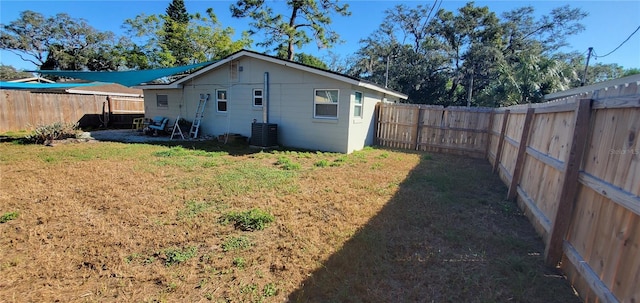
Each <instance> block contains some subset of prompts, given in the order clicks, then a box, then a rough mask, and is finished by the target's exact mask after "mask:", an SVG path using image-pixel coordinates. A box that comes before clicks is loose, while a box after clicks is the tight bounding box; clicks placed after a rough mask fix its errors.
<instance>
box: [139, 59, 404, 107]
mask: <svg viewBox="0 0 640 303" xmlns="http://www.w3.org/2000/svg"><path fill="white" fill-rule="evenodd" d="M242 57H251V58H255V59H259V60H264V61H267V62H270V63H273V64H278V65H281V66H286V67H291V68H295V69H298V70H301V71H305V72H308V73H312V74H316V75H320V76H324V77H327V78H330V79H334V80H338V81H342V82H345V83H349V84H351V85H356V86H359V87H364V88H368V89H371V90H374V91H378V92H381V93H383V94H386V95H389V96H394V97H397V98H400V99H405V100H406V99H407V98H408V96H407V95H405V94H402V93H399V92H395V91H392V90H389V89H386V88H382V87H380V86H377V85H374V84H371V83H366V82H363V81H362V80H360V79H358V78H355V77H349V76H346V75H341V74H338V73H334V72H330V71H325V70H322V69H319V68H315V67H311V66H307V65H304V64H300V63H297V62H293V61H288V60H284V59H280V58H275V57H272V56H268V55H264V54H259V53H256V52H252V51H247V50H241V51H238V52H236V53H234V54H231V55H229V56H228V57H226V58H224V59H222V60H220V61H217V62H215V63H213V64H211V65H208V66H206V67H204V68H202V69H200V70H198V71H196V72H194V73H192V74H190V75H188V76H186V77H184V78H182V79H179V80H177V81H176V82H174V83H171V84H170V85H173V86H167V87H159V86H158V87H156V86H141V87H139V88H143V89H172V88H180V87H182V83H185V82H186V81H189V80H190V79H193V78H194V77H198V76H199V75H202V74H205V73H207V72H209V71H211V70H213V69H216V68H218V67H220V66H222V65H225V64H227V63H228V62H231V61H233V60H237V59H239V58H242Z"/></svg>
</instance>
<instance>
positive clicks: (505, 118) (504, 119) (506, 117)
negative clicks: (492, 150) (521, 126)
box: [493, 109, 511, 173]
mask: <svg viewBox="0 0 640 303" xmlns="http://www.w3.org/2000/svg"><path fill="white" fill-rule="evenodd" d="M510 112H511V111H510V110H508V109H507V110H505V111H504V116H503V117H502V129H501V130H500V139H499V140H498V150H497V151H496V162H495V163H494V164H493V172H494V173H495V172H496V171H497V170H498V166H500V157H502V145H504V136H505V134H504V133H505V131H506V130H507V122H509V113H510Z"/></svg>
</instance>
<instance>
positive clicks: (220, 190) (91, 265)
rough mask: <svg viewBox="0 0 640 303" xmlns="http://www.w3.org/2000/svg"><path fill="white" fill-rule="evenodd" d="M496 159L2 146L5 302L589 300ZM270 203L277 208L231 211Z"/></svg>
mask: <svg viewBox="0 0 640 303" xmlns="http://www.w3.org/2000/svg"><path fill="white" fill-rule="evenodd" d="M283 159H288V160H283ZM319 162H326V163H325V164H326V165H325V164H320V165H318V164H317V163H319ZM286 163H293V164H290V165H293V166H291V167H285V165H287V164H286ZM331 164H332V165H331ZM488 171H489V168H488V167H487V165H485V164H484V162H483V161H478V160H470V159H465V158H456V157H448V156H441V155H434V156H433V157H432V159H429V158H425V157H424V155H421V154H417V153H404V152H396V151H390V150H378V149H367V150H365V151H362V152H357V153H355V154H352V155H348V156H345V155H339V154H331V153H313V152H256V151H254V150H248V149H243V148H237V149H233V150H226V151H225V150H221V149H220V147H218V146H210V145H206V144H205V145H198V146H185V147H168V146H163V145H147V144H120V143H102V142H98V143H79V144H64V145H57V146H55V147H44V146H35V145H16V144H11V143H0V178H1V179H0V213H5V212H14V211H15V212H18V213H19V216H18V217H17V218H15V219H13V220H10V221H7V222H5V223H2V224H0V235H1V237H0V274H1V275H2V277H3V279H1V280H0V301H8V302H12V301H15V302H24V301H48V302H52V301H56V300H60V301H64V302H68V301H79V302H82V301H88V302H111V301H112V302H122V301H127V302H154V301H172V302H197V301H214V302H219V301H222V302H224V301H230V302H262V301H265V302H268V301H271V302H275V301H283V300H290V301H315V302H331V301H335V302H345V301H351V302H360V301H366V302H375V301H379V302H389V301H396V300H400V301H431V300H435V301H436V302H442V301H467V302H471V301H505V300H515V301H529V302H543V301H542V300H543V299H544V302H550V301H556V302H565V301H566V300H567V298H569V299H573V300H574V301H575V300H576V299H575V297H573V296H572V294H571V292H570V288H569V287H568V286H567V284H566V281H564V280H558V279H549V278H546V279H545V278H544V273H545V272H549V269H546V268H545V267H544V266H543V265H542V264H543V262H542V259H541V257H540V256H533V257H527V253H532V252H540V251H541V249H542V248H541V244H540V241H539V239H537V237H536V236H535V234H534V232H533V230H532V228H531V227H530V226H529V225H528V223H527V222H526V220H525V219H524V218H523V217H522V216H520V215H519V214H518V213H517V210H515V209H513V206H509V205H511V204H509V203H510V202H505V201H503V200H502V197H503V196H504V188H503V187H502V185H501V184H500V183H499V181H497V180H496V178H495V177H493V176H491V174H490V172H488ZM514 205H515V204H514ZM254 208H259V209H261V210H264V211H265V212H267V213H269V214H271V215H273V216H274V218H275V220H274V221H273V222H272V223H270V225H268V226H267V227H266V228H265V229H264V230H256V231H242V230H239V229H236V228H235V227H234V225H233V224H222V223H221V221H220V218H221V217H224V216H225V214H229V213H232V212H244V211H248V210H251V209H254ZM232 239H246V240H247V241H248V243H250V244H249V245H243V244H237V243H236V244H233V245H237V246H238V247H239V248H236V249H229V247H230V246H229V245H231V244H229V243H230V241H232ZM238 241H240V242H242V241H244V240H242V241H241V240H238ZM517 271H521V272H522V274H519V273H518V272H517ZM519 277H522V279H527V281H529V280H532V281H529V282H526V283H525V282H522V284H517V285H515V284H514V283H520V282H518V279H519ZM523 281H524V280H523ZM563 292H566V294H564V293H563ZM536 298H542V299H540V300H538V299H536ZM556 298H557V299H556Z"/></svg>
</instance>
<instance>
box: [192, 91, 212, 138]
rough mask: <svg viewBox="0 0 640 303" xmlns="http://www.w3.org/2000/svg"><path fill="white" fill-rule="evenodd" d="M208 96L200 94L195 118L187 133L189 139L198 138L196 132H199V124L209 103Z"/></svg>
mask: <svg viewBox="0 0 640 303" xmlns="http://www.w3.org/2000/svg"><path fill="white" fill-rule="evenodd" d="M209 96H210V95H209V94H200V102H198V108H197V109H196V117H195V118H194V119H193V123H192V124H191V130H190V131H189V137H191V138H193V139H195V138H198V131H199V130H200V123H201V122H202V118H203V117H204V110H205V108H206V107H207V101H209Z"/></svg>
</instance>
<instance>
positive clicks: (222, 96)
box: [216, 89, 227, 113]
mask: <svg viewBox="0 0 640 303" xmlns="http://www.w3.org/2000/svg"><path fill="white" fill-rule="evenodd" d="M216 108H217V111H218V112H219V113H226V112H227V90H226V89H218V90H216Z"/></svg>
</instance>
